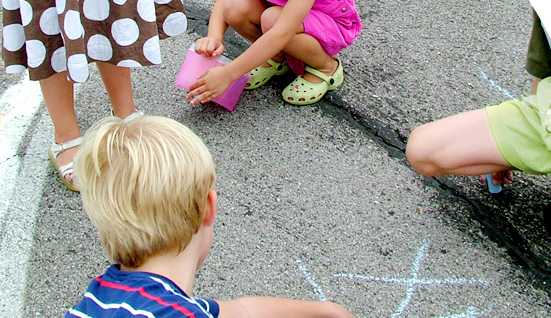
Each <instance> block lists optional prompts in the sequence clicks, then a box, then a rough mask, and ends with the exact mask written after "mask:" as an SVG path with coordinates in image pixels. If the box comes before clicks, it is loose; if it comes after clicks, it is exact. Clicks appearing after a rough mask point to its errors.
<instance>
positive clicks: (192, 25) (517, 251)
mask: <svg viewBox="0 0 551 318" xmlns="http://www.w3.org/2000/svg"><path fill="white" fill-rule="evenodd" d="M186 10H187V12H188V21H189V22H188V23H189V24H188V31H191V32H194V33H197V34H200V35H206V34H207V30H208V17H209V15H210V11H209V10H206V9H203V8H199V7H196V6H194V5H186ZM224 42H225V43H226V44H225V49H226V53H228V55H230V56H238V55H239V54H240V53H241V52H242V51H244V50H245V49H246V48H247V44H246V42H244V41H243V40H242V39H241V38H240V37H239V35H237V34H236V33H235V32H233V31H232V30H231V29H228V32H227V33H226V37H225V40H224ZM316 107H318V108H319V109H320V110H321V111H322V112H324V113H325V114H327V115H329V116H332V117H334V118H336V119H340V120H342V121H345V122H346V123H347V124H348V125H350V126H351V127H352V128H356V129H359V130H360V131H362V132H363V133H365V134H366V135H367V136H368V137H369V138H370V139H372V140H373V141H375V142H377V143H378V144H379V145H380V146H381V147H382V148H383V149H385V150H386V151H387V152H388V154H389V156H391V157H393V158H397V159H401V160H405V161H406V162H407V159H406V156H405V149H406V143H407V136H404V135H402V134H400V132H399V131H398V130H396V129H392V127H389V126H387V125H385V124H383V123H382V122H380V121H379V120H377V119H376V118H369V117H367V116H366V115H364V114H359V113H358V112H356V111H355V110H354V109H352V108H351V107H350V106H349V105H348V104H347V103H346V102H345V101H343V100H342V99H341V98H340V97H339V96H338V95H337V94H336V93H335V92H328V93H327V94H326V96H325V97H324V98H323V99H322V100H321V101H320V102H318V104H317V106H316ZM408 167H409V168H410V169H413V168H411V166H409V165H408ZM424 183H425V184H426V185H427V186H428V187H431V188H434V189H435V190H437V191H438V192H439V193H440V194H442V195H444V196H447V197H452V198H455V199H459V200H460V201H462V202H465V203H466V205H467V206H468V207H469V208H470V209H469V211H470V215H471V216H472V217H473V218H474V219H475V220H476V221H478V222H479V223H480V224H481V225H482V229H481V230H482V232H483V233H484V234H485V235H486V236H487V237H488V238H489V239H490V240H492V241H493V242H494V243H496V244H497V245H498V246H499V247H502V248H504V249H505V250H506V251H507V254H508V255H509V256H511V257H512V258H513V260H514V262H515V263H516V264H517V265H519V266H520V267H521V268H522V270H523V271H524V273H525V274H526V276H527V278H528V279H529V280H530V281H531V283H532V285H533V286H534V287H536V288H540V289H542V290H544V291H546V292H547V293H548V294H549V295H551V268H549V267H547V266H546V265H545V264H546V259H545V258H544V257H543V256H540V255H537V254H536V253H534V252H533V251H531V250H530V249H529V248H527V246H529V244H530V243H531V242H530V241H529V240H527V239H526V238H525V237H523V236H522V234H521V233H520V232H519V231H518V230H517V229H516V228H515V227H514V226H512V224H511V223H510V222H509V221H507V219H506V218H502V219H496V218H495V214H492V213H490V212H491V208H490V207H489V206H488V205H486V204H484V203H483V202H481V201H480V200H476V199H472V198H469V197H468V196H467V195H466V194H465V193H464V192H462V191H460V190H458V188H457V187H456V185H455V184H453V182H451V181H448V180H446V178H445V177H444V178H424ZM549 261H551V260H549Z"/></svg>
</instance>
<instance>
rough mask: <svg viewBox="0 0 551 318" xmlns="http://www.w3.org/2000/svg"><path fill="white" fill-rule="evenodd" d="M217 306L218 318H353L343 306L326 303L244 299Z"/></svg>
mask: <svg viewBox="0 0 551 318" xmlns="http://www.w3.org/2000/svg"><path fill="white" fill-rule="evenodd" d="M218 304H219V305H220V315H219V317H220V318H258V317H262V318H281V317H285V318H354V316H352V314H351V313H350V312H348V310H346V309H345V308H344V307H343V306H341V305H338V304H336V303H333V302H328V301H324V302H321V301H301V300H294V299H284V298H269V297H246V298H239V299H235V300H229V301H219V302H218Z"/></svg>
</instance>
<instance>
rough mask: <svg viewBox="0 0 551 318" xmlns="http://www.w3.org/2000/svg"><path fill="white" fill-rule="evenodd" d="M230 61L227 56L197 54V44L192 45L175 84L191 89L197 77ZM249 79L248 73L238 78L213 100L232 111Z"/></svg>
mask: <svg viewBox="0 0 551 318" xmlns="http://www.w3.org/2000/svg"><path fill="white" fill-rule="evenodd" d="M229 62H231V60H230V59H229V58H227V57H225V56H217V57H215V58H208V57H205V56H203V55H201V54H197V53H195V45H192V46H191V47H190V48H189V50H188V53H187V55H186V58H185V59H184V64H183V65H182V68H181V69H180V72H179V73H178V77H176V81H175V82H174V85H176V86H177V87H182V88H185V89H186V90H188V91H189V86H190V85H191V84H193V83H195V81H197V78H198V77H199V76H201V75H203V74H204V73H205V72H206V71H207V70H208V69H210V68H212V67H215V66H224V65H226V64H228V63H229ZM248 79H249V76H248V75H247V74H245V75H243V76H242V77H240V78H238V79H237V80H235V81H234V82H233V83H231V85H230V86H229V87H228V89H227V90H226V91H225V92H224V93H222V95H220V96H218V97H216V98H215V99H213V100H212V101H213V102H215V103H216V104H218V105H220V106H222V107H224V108H225V109H227V110H229V111H230V112H231V111H233V109H234V108H235V104H237V101H238V100H239V97H240V96H241V93H242V92H243V87H245V83H247V80H248Z"/></svg>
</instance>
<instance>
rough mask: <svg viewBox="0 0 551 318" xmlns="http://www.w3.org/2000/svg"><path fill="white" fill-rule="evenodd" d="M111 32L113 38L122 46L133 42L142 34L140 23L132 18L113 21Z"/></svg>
mask: <svg viewBox="0 0 551 318" xmlns="http://www.w3.org/2000/svg"><path fill="white" fill-rule="evenodd" d="M111 34H112V35H113V39H115V42H117V44H118V45H120V46H128V45H130V44H133V43H134V42H136V40H137V39H138V36H139V35H140V29H139V28H138V24H137V23H136V22H135V21H134V20H132V19H120V20H117V21H115V22H113V25H112V26H111Z"/></svg>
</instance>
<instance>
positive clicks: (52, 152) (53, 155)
mask: <svg viewBox="0 0 551 318" xmlns="http://www.w3.org/2000/svg"><path fill="white" fill-rule="evenodd" d="M81 143H82V137H78V138H75V139H73V140H69V141H67V142H64V143H61V144H56V143H55V141H54V144H53V145H52V146H51V147H50V149H49V150H48V157H49V158H50V162H51V163H52V165H53V166H54V168H55V169H56V170H57V173H58V174H59V177H60V178H61V182H63V184H64V185H65V186H66V187H67V189H69V190H71V191H75V192H79V189H78V187H77V185H76V184H75V181H76V179H75V169H74V167H73V161H71V162H69V163H68V164H66V165H63V166H59V165H58V163H57V156H59V154H60V153H62V152H63V151H65V150H67V149H71V148H74V147H77V146H80V144H81ZM68 175H70V176H69V178H65V177H66V176H68Z"/></svg>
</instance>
